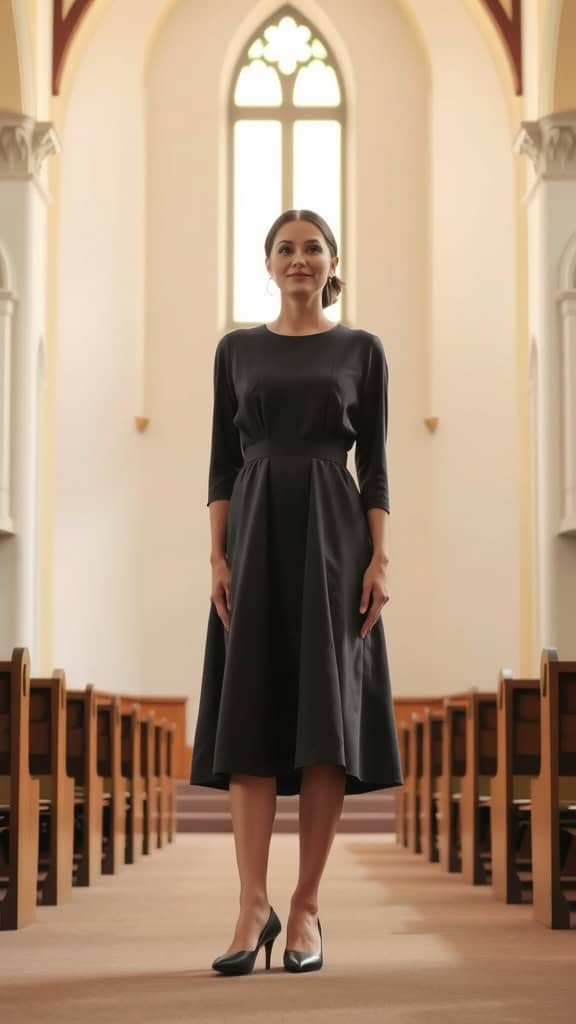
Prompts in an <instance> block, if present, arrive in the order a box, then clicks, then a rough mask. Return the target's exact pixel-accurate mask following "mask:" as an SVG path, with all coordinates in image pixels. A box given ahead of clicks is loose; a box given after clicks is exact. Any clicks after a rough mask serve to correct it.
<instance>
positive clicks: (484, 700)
mask: <svg viewBox="0 0 576 1024" xmlns="http://www.w3.org/2000/svg"><path fill="white" fill-rule="evenodd" d="M496 728H497V695H496V693H486V692H482V693H480V692H475V693H472V694H471V695H470V698H469V700H468V704H467V707H466V768H465V772H464V776H463V778H462V789H461V793H460V794H459V799H460V804H461V807H460V817H461V849H462V879H463V880H464V881H465V882H468V883H470V884H471V885H486V884H487V883H489V882H490V880H491V876H492V841H491V803H490V801H491V782H492V778H493V777H494V775H495V774H496V765H497V739H496Z"/></svg>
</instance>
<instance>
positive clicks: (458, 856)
mask: <svg viewBox="0 0 576 1024" xmlns="http://www.w3.org/2000/svg"><path fill="white" fill-rule="evenodd" d="M474 692H475V691H474V690H471V691H470V692H469V693H467V694H463V695H461V696H460V695H459V696H458V697H455V698H452V697H449V698H446V700H445V701H444V717H443V719H442V728H443V735H442V775H441V776H440V779H439V783H438V788H439V799H438V809H437V813H436V816H437V820H438V861H439V863H440V866H441V867H442V868H443V869H444V870H445V871H449V872H456V871H461V870H462V849H461V816H460V802H461V791H462V779H463V777H464V774H465V772H466V709H467V706H468V701H469V699H470V697H471V695H472V694H473V693H474Z"/></svg>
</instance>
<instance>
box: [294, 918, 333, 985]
mask: <svg viewBox="0 0 576 1024" xmlns="http://www.w3.org/2000/svg"><path fill="white" fill-rule="evenodd" d="M318 931H319V932H320V952H319V953H300V952H299V951H298V950H297V949H285V950H284V967H285V969H286V970H287V971H292V972H293V974H302V973H303V972H304V971H319V970H320V968H321V967H322V964H323V963H324V957H323V950H322V928H321V926H320V918H318Z"/></svg>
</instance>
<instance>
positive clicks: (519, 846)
mask: <svg viewBox="0 0 576 1024" xmlns="http://www.w3.org/2000/svg"><path fill="white" fill-rule="evenodd" d="M496 731H497V742H498V754H497V768H496V774H495V775H494V778H493V779H492V784H491V797H492V802H491V843H492V892H493V894H494V896H495V898H496V899H498V900H503V901H504V902H505V903H522V902H525V901H527V900H528V901H529V900H531V899H532V853H531V823H530V779H531V778H533V777H534V776H536V775H538V772H539V770H540V680H539V679H515V678H514V677H513V676H512V673H511V672H510V670H509V669H503V670H502V671H501V672H500V675H499V678H498V695H497V727H496Z"/></svg>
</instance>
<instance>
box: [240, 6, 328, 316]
mask: <svg viewBox="0 0 576 1024" xmlns="http://www.w3.org/2000/svg"><path fill="white" fill-rule="evenodd" d="M343 122H344V104H343V99H342V87H341V81H340V76H339V72H338V69H337V66H336V62H335V60H334V58H333V56H332V55H331V53H330V48H329V46H328V45H327V43H326V42H325V41H324V40H322V39H321V38H320V36H319V34H318V33H316V32H315V31H314V30H313V28H312V27H311V26H310V25H309V24H308V23H307V20H306V19H303V18H302V17H301V16H300V14H299V13H298V11H297V10H296V9H295V8H294V7H283V8H282V9H281V11H279V12H278V14H277V15H276V16H275V17H274V18H273V19H272V20H270V21H267V22H266V23H265V24H264V25H263V26H262V27H261V29H260V30H259V31H258V32H257V33H256V35H255V36H253V37H252V38H251V40H250V42H249V44H248V46H247V48H246V50H245V52H244V54H243V55H242V58H241V59H240V60H239V62H238V65H237V67H236V73H235V76H234V81H233V83H232V92H231V103H230V127H231V131H230V151H231V158H232V174H231V182H232V187H231V189H230V198H231V204H232V209H231V223H232V226H233V232H232V233H233V239H232V258H231V260H230V267H231V281H230V287H229V289H228V293H229V296H230V300H229V307H228V319H229V323H230V326H235V325H236V326H240V325H242V324H251V323H263V322H266V321H269V320H273V319H274V318H275V317H276V316H277V315H278V312H279V309H280V300H279V295H278V290H277V289H276V288H275V286H270V292H273V293H274V294H272V295H271V294H269V293H268V290H267V283H269V282H268V273H267V271H266V267H265V264H264V259H265V253H264V239H265V237H266V234H267V232H268V230H269V228H270V226H271V224H272V223H273V221H274V220H275V219H276V217H277V216H278V215H279V214H280V213H281V212H282V211H283V210H285V209H292V208H297V209H302V208H306V209H311V210H314V211H316V212H317V213H319V214H320V215H321V216H322V217H324V218H325V220H326V221H327V222H328V224H329V225H330V227H331V228H332V231H333V232H334V235H335V237H336V241H337V243H338V254H339V256H340V262H339V264H338V273H339V275H341V276H343V277H345V272H344V269H343V263H342V255H341V245H342V194H343ZM325 313H326V316H328V317H330V318H331V319H333V320H335V321H338V320H341V319H342V308H341V297H340V299H339V300H338V302H337V303H335V304H334V305H333V306H327V307H326V310H325Z"/></svg>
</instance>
